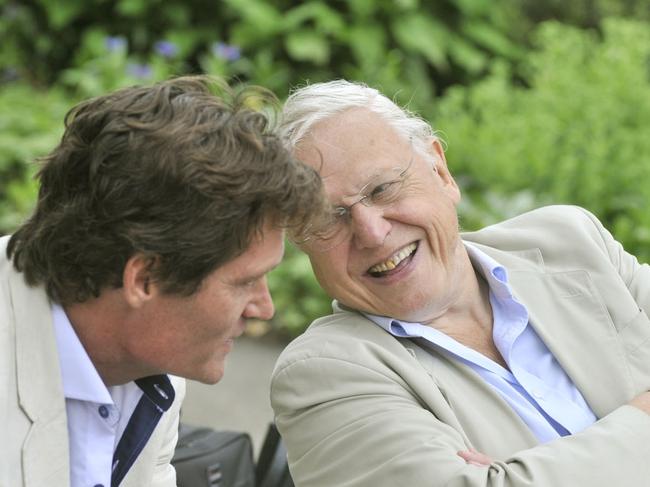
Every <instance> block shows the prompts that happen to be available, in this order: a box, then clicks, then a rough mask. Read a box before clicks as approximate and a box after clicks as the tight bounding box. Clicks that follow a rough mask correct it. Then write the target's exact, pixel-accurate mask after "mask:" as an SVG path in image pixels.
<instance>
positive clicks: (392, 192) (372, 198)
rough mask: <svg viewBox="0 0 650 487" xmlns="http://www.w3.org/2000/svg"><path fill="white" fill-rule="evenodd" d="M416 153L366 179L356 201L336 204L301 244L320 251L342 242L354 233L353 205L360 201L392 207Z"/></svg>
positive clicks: (364, 204)
mask: <svg viewBox="0 0 650 487" xmlns="http://www.w3.org/2000/svg"><path fill="white" fill-rule="evenodd" d="M412 163H413V157H412V156H411V159H410V160H409V162H408V165H407V166H406V167H405V168H404V167H403V166H402V167H395V168H393V169H391V170H389V171H387V172H385V173H384V174H382V175H379V176H376V177H375V178H373V179H372V180H371V181H369V182H368V183H366V184H365V185H364V186H363V188H361V191H359V195H358V197H357V198H356V201H355V202H354V203H352V204H350V205H347V206H343V205H339V206H335V207H333V208H332V209H331V211H330V214H329V215H327V217H326V223H325V224H324V225H323V226H322V227H321V228H320V229H319V230H318V231H315V230H314V231H313V232H311V233H309V234H308V236H307V237H306V238H305V239H304V240H303V241H302V242H298V243H299V244H301V245H308V246H310V247H312V248H314V249H315V250H318V251H326V250H331V249H332V248H334V247H336V246H337V245H340V244H341V243H343V241H345V240H346V239H347V238H348V237H349V236H350V235H351V233H352V230H351V229H352V226H351V225H350V221H351V219H352V217H351V214H352V208H353V207H354V206H355V205H357V204H359V203H360V204H362V205H363V206H365V207H371V206H372V207H377V208H383V209H385V208H389V207H390V206H392V205H393V204H394V203H395V202H397V201H399V200H400V199H401V197H402V196H403V191H402V189H403V188H404V183H405V182H406V181H407V179H408V176H409V169H410V167H411V164H412Z"/></svg>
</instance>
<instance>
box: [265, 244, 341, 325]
mask: <svg viewBox="0 0 650 487" xmlns="http://www.w3.org/2000/svg"><path fill="white" fill-rule="evenodd" d="M268 280H269V289H270V290H271V294H272V296H273V301H274V303H275V307H276V309H277V310H278V312H277V313H276V317H275V318H274V325H275V327H276V328H279V329H281V330H283V331H284V332H285V333H286V334H288V335H289V336H296V335H298V334H300V333H302V331H303V330H304V329H305V326H306V325H308V324H309V323H310V322H311V321H312V320H314V319H315V318H318V317H319V316H324V315H327V314H330V313H331V312H332V307H331V304H330V303H331V299H330V298H328V297H327V296H326V295H325V293H324V292H323V290H322V289H321V288H320V286H319V285H318V283H317V282H316V279H315V278H314V274H313V273H312V270H311V264H310V263H309V259H308V258H307V256H306V255H305V254H303V253H302V252H300V251H299V250H298V249H296V248H295V247H294V246H293V245H291V244H290V243H288V244H287V246H286V252H285V255H284V260H283V261H282V264H281V265H280V266H278V267H277V268H276V269H275V270H274V271H273V272H271V273H270V274H269V279H268Z"/></svg>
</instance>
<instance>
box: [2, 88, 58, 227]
mask: <svg viewBox="0 0 650 487" xmlns="http://www.w3.org/2000/svg"><path fill="white" fill-rule="evenodd" d="M69 103H70V101H69V99H68V98H66V97H65V96H63V95H62V93H61V91H60V90H50V91H48V92H41V91H36V90H34V89H32V88H31V87H30V86H27V85H24V84H12V85H9V86H6V87H3V88H2V89H0V106H1V107H2V116H1V117H0V181H2V184H0V202H1V204H0V235H2V234H3V233H6V232H8V231H10V229H12V228H15V227H16V226H17V225H18V224H19V223H20V221H21V220H22V219H23V218H24V217H25V215H27V214H28V213H29V211H30V210H31V208H32V206H33V204H34V201H35V200H36V185H35V184H34V181H33V180H32V176H33V174H34V173H35V170H36V167H35V166H34V165H32V164H26V161H34V160H35V159H36V158H37V157H40V156H44V155H45V154H47V153H48V152H49V151H50V150H51V149H52V148H53V147H54V146H55V145H56V144H57V142H58V139H59V137H60V135H61V131H62V124H61V120H63V116H64V115H65V113H66V111H67V110H68V108H70V107H69Z"/></svg>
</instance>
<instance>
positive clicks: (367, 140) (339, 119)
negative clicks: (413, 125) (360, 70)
mask: <svg viewBox="0 0 650 487" xmlns="http://www.w3.org/2000/svg"><path fill="white" fill-rule="evenodd" d="M387 137H389V138H390V139H391V140H392V141H394V142H395V143H394V144H392V145H391V147H390V152H391V154H386V148H385V144H383V142H385V140H386V138H387ZM411 150H412V148H411V143H410V141H409V139H408V138H407V137H404V136H403V135H401V134H400V133H399V132H398V131H397V130H395V129H394V128H393V127H392V126H391V125H390V124H389V123H388V122H386V121H385V120H384V119H383V118H382V117H381V115H378V114H377V113H375V112H373V111H371V110H369V109H367V108H363V107H355V108H351V109H349V110H345V111H343V112H341V113H337V114H335V115H332V116H331V117H329V118H326V119H324V120H321V121H320V122H318V123H316V124H315V125H314V126H313V127H312V128H311V130H310V131H309V133H308V134H307V135H306V136H305V137H304V138H303V139H302V140H301V141H300V143H299V144H298V146H297V147H296V150H295V154H296V156H297V157H298V158H299V159H301V160H302V161H304V162H305V163H306V164H309V165H311V166H312V167H314V168H315V169H316V170H318V171H319V173H320V174H321V177H323V179H326V178H327V177H328V176H330V175H331V173H332V171H336V168H337V167H338V166H339V164H340V162H341V161H344V160H345V161H358V160H362V159H363V158H367V157H368V156H369V154H370V155H372V154H373V152H377V154H376V156H377V158H378V161H379V160H381V159H382V158H384V157H388V158H390V159H391V161H395V162H398V161H402V160H407V159H409V157H410V154H411ZM378 170H379V168H372V167H368V168H366V169H365V170H364V172H367V174H360V175H361V176H364V177H368V178H370V177H373V176H374V175H375V173H376V172H377V171H378Z"/></svg>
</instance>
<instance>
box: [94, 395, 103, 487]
mask: <svg viewBox="0 0 650 487" xmlns="http://www.w3.org/2000/svg"><path fill="white" fill-rule="evenodd" d="M102 407H103V406H102ZM94 487H104V484H95V485H94Z"/></svg>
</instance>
